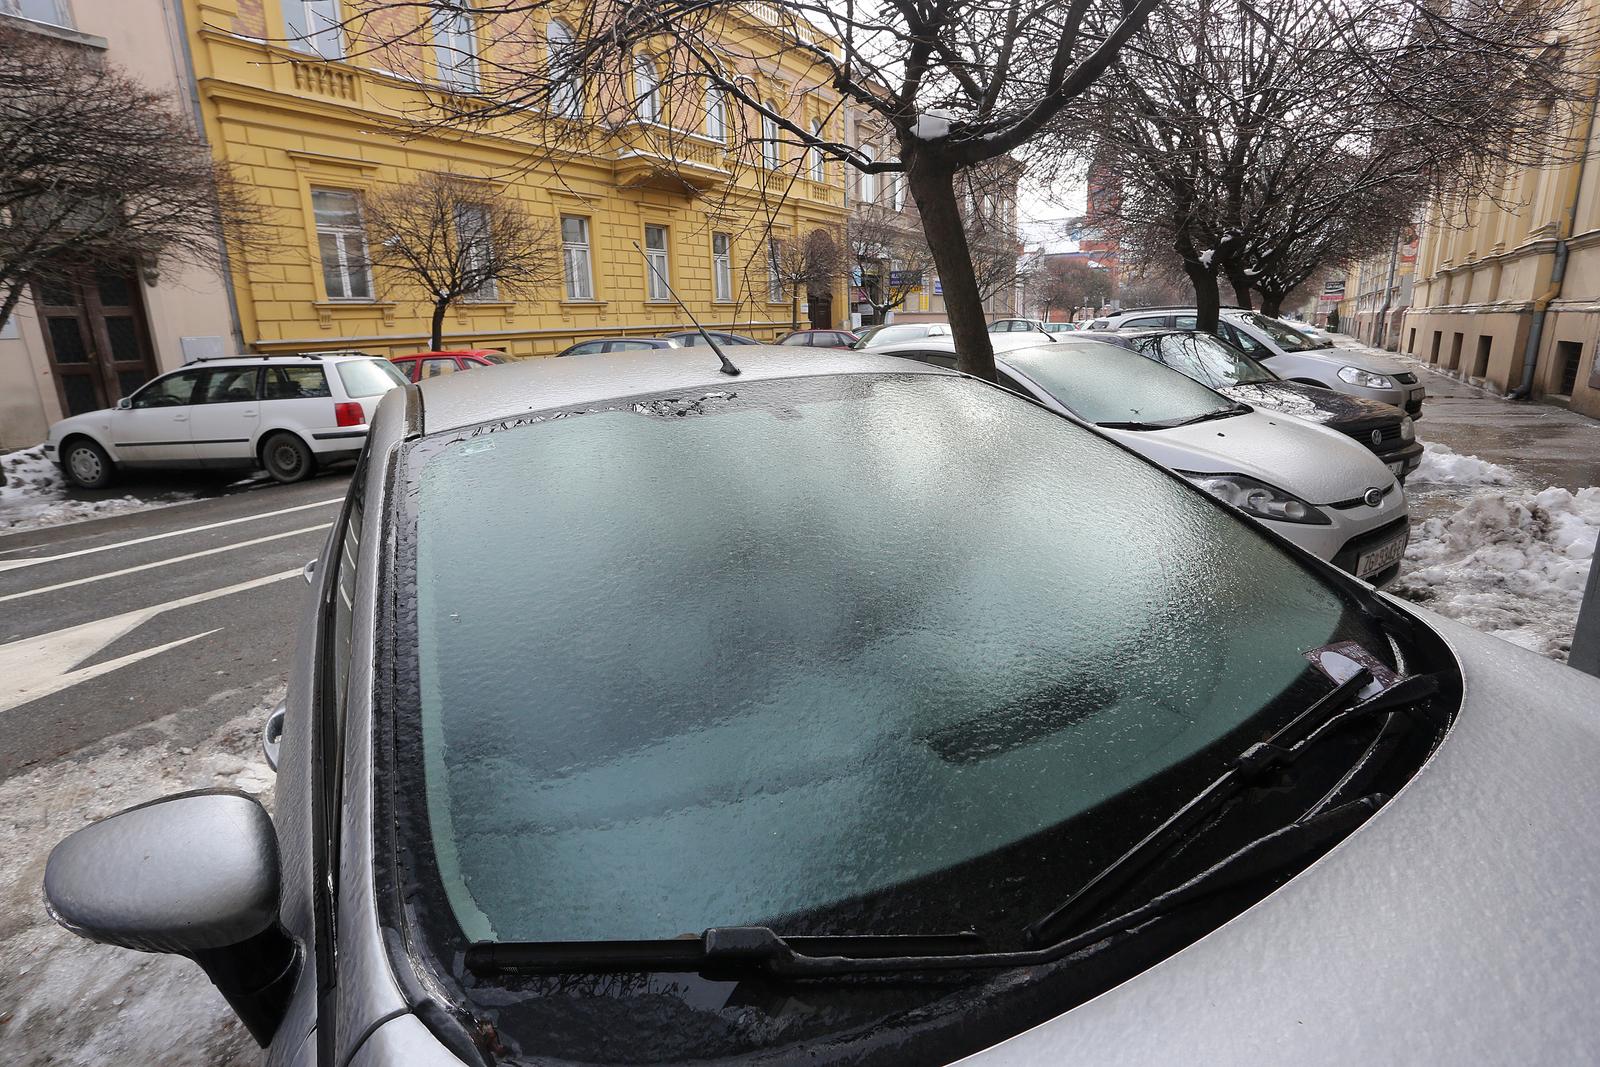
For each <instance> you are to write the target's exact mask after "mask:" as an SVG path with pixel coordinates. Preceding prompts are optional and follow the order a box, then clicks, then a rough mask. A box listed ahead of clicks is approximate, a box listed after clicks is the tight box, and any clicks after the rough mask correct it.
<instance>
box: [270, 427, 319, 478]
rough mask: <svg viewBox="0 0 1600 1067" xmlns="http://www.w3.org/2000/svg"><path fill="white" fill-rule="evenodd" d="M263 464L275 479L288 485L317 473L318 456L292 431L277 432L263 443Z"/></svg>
mask: <svg viewBox="0 0 1600 1067" xmlns="http://www.w3.org/2000/svg"><path fill="white" fill-rule="evenodd" d="M261 465H262V466H263V467H265V468H266V469H267V473H268V474H270V475H272V477H273V480H274V481H278V482H282V483H283V484H284V485H288V484H290V483H292V482H302V481H305V480H306V479H307V478H309V477H311V475H312V474H314V473H316V469H317V458H316V456H314V455H312V454H311V448H310V446H309V445H307V444H306V443H305V442H304V441H302V440H300V438H298V437H296V436H295V435H294V434H292V433H275V434H273V435H272V436H271V437H268V438H267V439H266V440H265V441H264V442H262V444H261Z"/></svg>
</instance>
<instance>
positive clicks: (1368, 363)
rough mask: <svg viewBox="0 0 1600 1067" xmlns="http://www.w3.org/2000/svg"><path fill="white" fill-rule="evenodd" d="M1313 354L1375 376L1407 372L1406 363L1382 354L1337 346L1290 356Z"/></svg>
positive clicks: (1293, 353)
mask: <svg viewBox="0 0 1600 1067" xmlns="http://www.w3.org/2000/svg"><path fill="white" fill-rule="evenodd" d="M1313 354H1314V355H1318V356H1321V357H1323V358H1324V359H1328V360H1333V361H1336V362H1338V364H1339V365H1340V366H1341V367H1360V368H1361V369H1362V370H1369V371H1372V372H1373V373H1374V374H1404V373H1406V370H1407V368H1406V365H1405V364H1404V363H1401V362H1400V361H1399V360H1396V359H1391V358H1390V357H1388V356H1385V355H1382V354H1380V353H1377V352H1369V351H1366V350H1364V349H1361V350H1358V349H1354V348H1340V347H1339V346H1337V345H1330V346H1328V347H1325V348H1313V349H1312V350H1311V351H1310V352H1298V353H1296V352H1292V353H1290V355H1313Z"/></svg>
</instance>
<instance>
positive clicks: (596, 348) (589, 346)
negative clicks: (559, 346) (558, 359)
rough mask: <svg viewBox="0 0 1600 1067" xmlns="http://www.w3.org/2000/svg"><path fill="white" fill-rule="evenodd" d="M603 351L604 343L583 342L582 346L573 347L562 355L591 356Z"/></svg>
mask: <svg viewBox="0 0 1600 1067" xmlns="http://www.w3.org/2000/svg"><path fill="white" fill-rule="evenodd" d="M604 349H605V342H604V341H584V342H583V343H582V344H577V345H573V346H572V347H571V348H569V349H567V350H566V351H565V352H563V353H562V355H565V356H592V355H594V354H595V353H597V352H600V351H603V350H604Z"/></svg>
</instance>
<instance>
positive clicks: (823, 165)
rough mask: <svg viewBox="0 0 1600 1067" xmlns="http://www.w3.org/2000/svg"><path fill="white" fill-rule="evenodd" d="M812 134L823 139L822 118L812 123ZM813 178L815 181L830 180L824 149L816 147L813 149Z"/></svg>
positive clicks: (818, 138) (817, 138)
mask: <svg viewBox="0 0 1600 1067" xmlns="http://www.w3.org/2000/svg"><path fill="white" fill-rule="evenodd" d="M811 136H812V137H813V138H815V139H816V140H818V141H820V140H822V120H820V119H818V120H817V121H816V122H813V123H812V124H811ZM811 180H812V181H814V182H825V181H827V180H828V163H827V158H826V157H825V156H823V154H822V149H820V148H816V147H813V148H812V149H811Z"/></svg>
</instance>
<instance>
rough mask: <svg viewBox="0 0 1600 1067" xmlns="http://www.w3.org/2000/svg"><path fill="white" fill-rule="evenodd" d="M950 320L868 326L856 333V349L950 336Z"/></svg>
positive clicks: (853, 346) (854, 346)
mask: <svg viewBox="0 0 1600 1067" xmlns="http://www.w3.org/2000/svg"><path fill="white" fill-rule="evenodd" d="M949 336H950V324H949V323H948V322H890V323H880V324H878V325H877V326H868V327H867V328H866V329H864V330H861V331H859V332H858V333H857V334H856V343H855V344H854V345H852V346H851V347H852V348H855V349H858V350H859V349H872V348H877V347H879V346H880V345H887V344H893V343H894V342H896V341H909V340H914V339H916V338H918V337H949Z"/></svg>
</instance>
